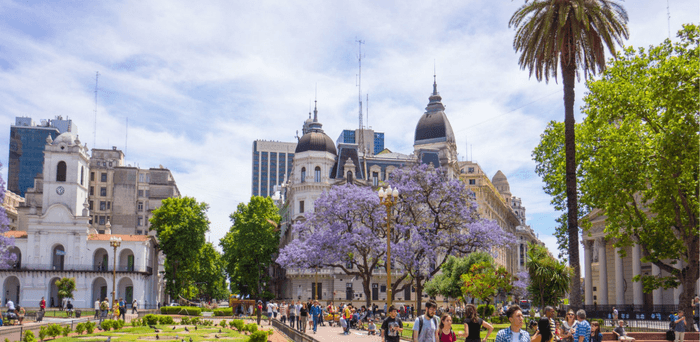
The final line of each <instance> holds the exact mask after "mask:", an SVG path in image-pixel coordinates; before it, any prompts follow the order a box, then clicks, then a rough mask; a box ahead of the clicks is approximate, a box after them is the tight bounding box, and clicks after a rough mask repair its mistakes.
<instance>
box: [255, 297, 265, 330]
mask: <svg viewBox="0 0 700 342" xmlns="http://www.w3.org/2000/svg"><path fill="white" fill-rule="evenodd" d="M262 308H263V307H262V300H259V301H258V307H257V310H255V311H256V314H257V315H258V325H260V320H261V319H262Z"/></svg>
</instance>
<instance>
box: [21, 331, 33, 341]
mask: <svg viewBox="0 0 700 342" xmlns="http://www.w3.org/2000/svg"><path fill="white" fill-rule="evenodd" d="M22 341H23V342H36V337H34V333H33V332H32V331H31V330H27V331H25V332H24V339H23V340H22Z"/></svg>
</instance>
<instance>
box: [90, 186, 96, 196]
mask: <svg viewBox="0 0 700 342" xmlns="http://www.w3.org/2000/svg"><path fill="white" fill-rule="evenodd" d="M93 195H95V187H94V186H91V187H90V196H93Z"/></svg>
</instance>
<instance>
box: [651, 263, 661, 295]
mask: <svg viewBox="0 0 700 342" xmlns="http://www.w3.org/2000/svg"><path fill="white" fill-rule="evenodd" d="M651 274H652V275H654V276H659V275H661V269H660V268H659V266H656V265H655V264H654V263H652V264H651ZM652 296H653V301H654V305H661V304H662V303H661V289H660V288H658V289H656V290H654V292H652Z"/></svg>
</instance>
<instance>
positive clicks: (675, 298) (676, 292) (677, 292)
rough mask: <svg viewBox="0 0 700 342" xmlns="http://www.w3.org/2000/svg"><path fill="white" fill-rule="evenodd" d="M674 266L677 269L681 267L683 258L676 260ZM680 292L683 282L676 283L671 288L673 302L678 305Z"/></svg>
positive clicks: (681, 291)
mask: <svg viewBox="0 0 700 342" xmlns="http://www.w3.org/2000/svg"><path fill="white" fill-rule="evenodd" d="M675 268H677V269H679V270H680V269H682V268H683V260H678V262H677V263H676V265H675ZM681 293H683V284H681V285H678V287H676V288H675V289H673V304H676V305H678V303H679V298H680V296H681Z"/></svg>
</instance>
